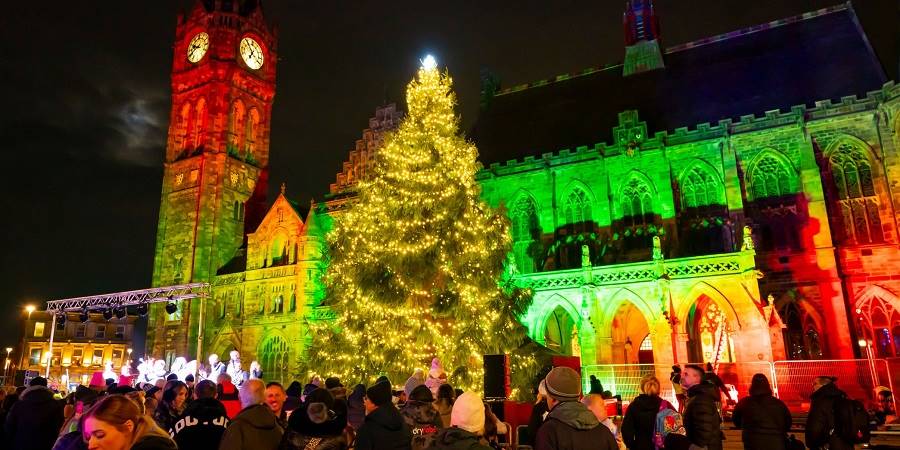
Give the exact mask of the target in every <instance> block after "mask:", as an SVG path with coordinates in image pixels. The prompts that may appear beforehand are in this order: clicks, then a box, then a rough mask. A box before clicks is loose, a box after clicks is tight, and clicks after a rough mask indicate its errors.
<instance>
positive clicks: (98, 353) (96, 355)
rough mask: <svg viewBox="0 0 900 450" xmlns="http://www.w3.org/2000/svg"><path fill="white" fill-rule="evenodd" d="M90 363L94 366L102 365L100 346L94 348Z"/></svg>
mask: <svg viewBox="0 0 900 450" xmlns="http://www.w3.org/2000/svg"><path fill="white" fill-rule="evenodd" d="M91 365H94V366H102V365H103V349H101V348H97V349H94V357H93V359H92V360H91Z"/></svg>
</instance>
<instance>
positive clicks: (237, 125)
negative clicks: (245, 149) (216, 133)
mask: <svg viewBox="0 0 900 450" xmlns="http://www.w3.org/2000/svg"><path fill="white" fill-rule="evenodd" d="M243 129H244V103H243V102H241V101H240V100H235V102H234V103H233V104H232V105H231V116H230V117H229V121H228V134H229V135H230V139H231V142H230V144H231V147H232V148H233V150H234V151H235V152H239V151H240V149H241V137H242V136H241V132H242V131H243Z"/></svg>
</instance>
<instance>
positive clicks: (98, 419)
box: [80, 395, 178, 450]
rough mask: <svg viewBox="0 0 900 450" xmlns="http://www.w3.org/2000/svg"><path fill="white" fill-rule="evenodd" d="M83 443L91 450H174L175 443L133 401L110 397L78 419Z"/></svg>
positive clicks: (121, 396) (119, 396) (118, 396)
mask: <svg viewBox="0 0 900 450" xmlns="http://www.w3.org/2000/svg"><path fill="white" fill-rule="evenodd" d="M80 427H81V430H82V431H83V433H84V434H83V435H84V441H85V442H87V444H88V448H89V449H91V450H177V449H178V447H177V446H176V445H175V442H174V441H172V439H171V438H169V434H168V433H166V432H165V431H163V430H162V429H161V428H160V427H159V426H158V425H157V424H156V423H154V422H153V420H151V419H150V418H149V417H147V416H145V415H143V414H141V410H140V408H139V407H138V405H137V404H136V403H134V401H132V400H130V399H128V398H127V397H125V396H124V395H110V396H107V397H105V398H103V399H102V400H100V401H99V402H97V404H95V405H94V406H93V407H91V409H89V410H88V411H87V412H86V413H85V414H84V415H83V416H82V417H81V425H80Z"/></svg>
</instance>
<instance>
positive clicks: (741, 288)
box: [148, 0, 900, 380]
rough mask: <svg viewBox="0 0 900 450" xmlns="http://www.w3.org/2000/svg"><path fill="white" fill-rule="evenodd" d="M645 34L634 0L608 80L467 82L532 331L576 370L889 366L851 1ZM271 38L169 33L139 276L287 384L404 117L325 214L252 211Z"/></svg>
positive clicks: (898, 255)
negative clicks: (528, 293) (162, 117)
mask: <svg viewBox="0 0 900 450" xmlns="http://www.w3.org/2000/svg"><path fill="white" fill-rule="evenodd" d="M657 23H658V21H657V18H656V15H655V12H654V10H653V7H652V4H651V3H650V2H649V1H644V0H634V1H632V2H629V3H628V4H627V5H626V13H625V15H624V25H625V27H624V30H625V35H626V48H625V60H624V63H622V64H612V65H607V66H603V67H596V68H589V69H586V70H584V71H582V72H578V73H572V74H564V75H560V76H557V77H555V78H551V79H548V80H541V81H536V82H533V83H530V84H527V85H522V86H515V87H511V88H507V89H500V87H499V84H498V83H497V82H496V81H495V80H494V79H492V78H491V77H490V76H485V77H484V80H483V98H482V109H481V112H480V114H479V117H478V119H477V121H476V123H475V125H474V127H473V128H472V129H471V130H470V132H469V133H468V136H469V138H471V139H472V140H473V141H474V142H475V143H476V144H477V146H478V148H479V150H480V152H481V154H482V161H483V162H484V164H485V168H484V169H483V170H482V171H481V172H480V174H479V175H478V178H479V180H480V183H481V185H482V188H483V197H484V198H485V199H486V200H487V201H488V202H489V203H491V204H492V205H495V206H499V205H505V207H506V208H507V211H508V213H509V216H510V219H511V221H512V227H511V228H512V230H511V232H512V235H513V239H514V249H513V252H514V257H515V258H514V259H515V261H516V266H517V268H518V270H519V272H520V275H519V283H520V284H522V285H527V286H531V287H532V288H533V289H534V292H535V297H534V303H533V306H532V307H531V308H530V310H529V312H528V313H527V315H526V316H525V317H523V319H522V320H523V322H524V324H525V325H526V326H527V327H528V330H529V333H530V335H531V336H532V338H533V339H534V340H536V341H537V342H539V343H542V344H544V345H545V346H546V347H548V348H549V349H551V350H553V351H556V352H559V353H561V354H566V355H580V356H581V358H582V362H583V363H584V364H594V363H636V362H644V363H647V362H655V363H660V364H670V363H672V362H680V363H684V362H688V361H724V362H728V361H775V360H783V359H828V358H853V357H854V356H855V355H859V351H860V350H859V348H858V347H857V344H856V342H857V339H859V338H866V339H869V340H871V341H872V343H873V344H872V345H873V347H874V350H875V352H876V354H877V355H880V356H894V355H898V356H900V299H898V294H900V273H898V271H897V268H898V267H900V250H898V244H900V241H898V239H900V237H898V230H897V226H898V216H897V213H896V211H895V210H896V208H897V206H900V195H898V194H900V193H898V192H894V191H895V190H900V187H898V184H897V183H898V181H900V157H898V154H900V87H898V86H896V85H895V84H893V82H889V81H888V80H887V77H886V75H885V72H884V70H883V68H882V66H881V65H880V64H879V61H878V60H877V59H876V57H875V54H874V53H873V51H872V49H871V47H870V46H869V43H868V41H867V38H866V35H865V33H864V32H863V30H862V28H861V26H860V24H859V22H858V20H857V17H856V14H855V13H854V11H853V8H852V6H851V5H850V4H849V3H847V4H840V5H837V6H834V7H830V8H827V9H823V10H819V11H814V12H810V13H807V14H804V15H802V16H797V17H791V18H787V19H783V20H778V21H775V22H771V23H767V24H762V25H758V26H754V27H751V28H748V29H744V30H737V31H734V32H731V33H727V34H723V35H719V36H712V37H708V38H705V39H701V40H699V41H695V42H690V43H687V44H681V45H678V46H675V47H668V48H666V47H664V46H663V45H662V43H661V41H660V39H659V27H658V25H657ZM276 44H277V39H276V35H275V34H274V33H273V32H272V30H271V29H270V28H269V27H268V26H267V25H266V23H265V21H264V18H263V15H262V10H261V8H260V7H259V6H258V2H255V1H244V2H237V1H228V0H215V1H213V0H205V1H198V2H197V3H196V5H195V7H194V8H193V10H192V11H190V12H189V13H188V14H187V15H185V16H184V17H182V18H181V19H180V20H179V22H178V27H177V32H176V40H175V45H174V61H173V70H172V111H171V123H170V127H169V138H168V143H167V149H166V158H165V175H164V178H163V188H162V199H161V208H160V218H159V231H158V238H157V246H156V257H155V264H154V274H153V283H154V285H169V284H176V283H184V282H188V281H204V282H209V283H211V284H212V286H213V294H212V297H211V298H210V299H209V300H207V301H206V302H204V303H203V304H202V305H203V311H202V316H203V321H204V324H205V325H204V327H203V328H204V329H203V333H202V345H203V353H204V354H206V353H209V352H217V353H219V354H225V353H227V351H228V350H230V349H232V348H237V349H238V350H240V351H241V352H242V353H243V354H244V358H245V360H247V361H249V360H250V359H258V360H259V361H260V362H261V363H262V365H263V368H264V370H265V372H266V373H267V374H268V375H267V378H271V379H281V380H285V379H287V378H288V377H290V376H292V375H294V372H295V370H296V369H295V368H296V365H297V363H298V361H299V359H300V358H301V357H302V355H303V353H304V352H305V351H307V343H308V342H309V339H310V337H309V335H308V333H307V331H306V330H307V326H308V323H309V322H310V321H314V320H327V319H328V317H329V311H328V309H327V306H322V305H321V301H322V298H323V293H322V288H321V286H320V284H319V282H318V279H319V277H320V276H321V275H322V273H323V272H324V271H325V270H326V266H325V262H324V261H323V257H322V255H323V253H324V252H325V250H326V249H325V242H324V234H325V233H326V232H327V230H328V229H329V226H330V223H331V222H330V221H331V218H332V217H333V216H334V215H335V214H340V210H341V209H342V208H343V207H344V206H345V205H346V203H347V202H348V201H352V199H353V192H354V191H353V190H354V186H355V182H356V180H358V179H359V178H362V177H365V176H366V170H367V168H368V167H369V166H370V163H371V160H372V157H373V155H374V154H375V152H376V150H377V148H378V146H379V142H380V139H381V135H382V132H383V131H385V130H389V129H391V128H393V127H394V126H396V124H397V123H398V121H399V120H400V119H401V118H402V114H401V113H400V112H399V111H398V110H397V109H396V108H394V107H393V106H388V107H383V108H380V109H378V110H377V113H376V117H374V118H373V119H371V120H370V123H369V127H368V128H367V129H366V130H365V131H363V136H362V138H361V139H360V140H359V141H357V142H356V148H355V149H354V150H353V151H351V152H350V158H349V161H348V162H347V163H345V164H344V167H343V171H342V172H341V173H340V174H338V177H337V181H336V183H335V184H333V185H332V186H331V189H330V194H329V195H328V196H327V199H326V201H324V202H322V203H317V204H313V205H311V207H300V206H298V205H297V204H295V203H293V202H291V201H290V200H289V199H288V198H287V197H285V195H284V190H283V189H282V194H281V195H279V196H278V198H277V199H275V201H274V202H273V203H272V204H271V205H268V204H267V203H266V199H265V192H266V189H267V187H268V160H269V158H268V152H269V124H270V123H271V120H270V119H271V111H272V101H273V98H274V95H275V74H276V64H277V54H276V49H277V46H276ZM285 82H288V83H289V82H290V80H287V81H285ZM181 306H182V307H181V308H179V310H178V312H177V313H176V314H173V315H167V314H166V313H165V311H163V310H162V308H161V307H159V308H155V309H154V310H153V311H152V314H151V319H150V326H149V336H148V352H150V353H153V354H155V355H156V356H161V357H167V358H171V357H173V356H174V355H177V354H184V353H188V354H190V353H193V352H195V350H196V347H195V345H196V342H197V339H198V331H199V330H198V323H199V320H200V316H201V303H199V302H196V301H195V302H194V303H193V304H186V305H181Z"/></svg>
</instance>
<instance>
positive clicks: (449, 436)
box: [416, 386, 491, 450]
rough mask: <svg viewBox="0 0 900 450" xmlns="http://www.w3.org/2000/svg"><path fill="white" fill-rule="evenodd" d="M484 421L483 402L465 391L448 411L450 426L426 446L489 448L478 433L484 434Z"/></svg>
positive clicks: (455, 449)
mask: <svg viewBox="0 0 900 450" xmlns="http://www.w3.org/2000/svg"><path fill="white" fill-rule="evenodd" d="M419 387H424V386H419ZM416 389H418V388H416ZM426 389H427V387H426ZM429 392H430V391H429ZM485 421H486V420H485V411H484V402H483V401H481V397H479V396H478V395H477V394H475V393H472V392H465V393H463V394H462V395H460V396H459V397H458V398H457V399H456V401H455V402H454V403H453V409H452V410H451V412H450V427H449V428H446V429H444V430H442V431H441V432H440V433H438V434H437V436H435V438H434V444H433V445H432V446H431V447H428V448H429V449H433V450H491V447H488V446H487V445H485V444H483V443H482V442H481V439H480V438H479V435H483V434H484V426H485Z"/></svg>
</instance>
